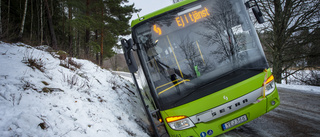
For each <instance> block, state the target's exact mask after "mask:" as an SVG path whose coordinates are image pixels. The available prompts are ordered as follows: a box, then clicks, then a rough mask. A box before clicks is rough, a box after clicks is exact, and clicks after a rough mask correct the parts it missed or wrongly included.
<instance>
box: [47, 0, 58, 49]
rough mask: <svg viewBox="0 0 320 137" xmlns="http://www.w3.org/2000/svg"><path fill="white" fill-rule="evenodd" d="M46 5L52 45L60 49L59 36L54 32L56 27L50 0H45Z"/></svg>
mask: <svg viewBox="0 0 320 137" xmlns="http://www.w3.org/2000/svg"><path fill="white" fill-rule="evenodd" d="M44 5H45V6H46V9H47V18H48V25H49V31H50V36H51V43H52V47H53V49H58V47H57V38H56V34H55V33H54V28H53V24H52V16H51V13H50V9H49V5H48V0H44Z"/></svg>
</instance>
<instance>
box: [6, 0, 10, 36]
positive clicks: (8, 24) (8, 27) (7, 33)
mask: <svg viewBox="0 0 320 137" xmlns="http://www.w3.org/2000/svg"><path fill="white" fill-rule="evenodd" d="M6 29H7V30H6V35H7V38H9V32H10V0H8V23H7V28H6Z"/></svg>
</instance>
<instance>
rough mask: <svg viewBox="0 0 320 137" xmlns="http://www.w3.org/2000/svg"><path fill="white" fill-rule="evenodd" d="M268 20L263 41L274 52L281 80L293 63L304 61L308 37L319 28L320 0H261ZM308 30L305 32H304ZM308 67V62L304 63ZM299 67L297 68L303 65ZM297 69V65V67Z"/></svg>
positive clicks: (275, 68) (275, 69)
mask: <svg viewBox="0 0 320 137" xmlns="http://www.w3.org/2000/svg"><path fill="white" fill-rule="evenodd" d="M259 4H260V5H261V8H262V10H263V12H264V14H265V18H266V20H267V23H266V26H265V27H264V29H263V31H264V32H265V34H266V35H267V34H268V36H266V37H267V39H265V40H264V41H263V43H264V46H266V47H267V51H269V52H270V54H271V59H269V62H270V63H271V64H272V66H273V74H274V76H275V80H276V82H278V83H281V79H282V76H281V74H282V73H284V72H285V71H286V70H287V69H288V68H290V67H298V66H297V65H298V64H304V61H303V60H304V59H305V58H306V57H307V56H308V53H306V52H307V50H306V49H308V45H309V43H310V42H311V41H312V40H310V39H308V37H309V36H310V35H312V34H313V33H315V30H316V29H317V28H319V26H320V21H319V12H320V2H319V0H259ZM303 31H307V32H308V33H307V34H306V35H301V33H302V32H303ZM304 67H306V66H304ZM304 67H302V68H298V69H303V68H304ZM295 69H297V68H295Z"/></svg>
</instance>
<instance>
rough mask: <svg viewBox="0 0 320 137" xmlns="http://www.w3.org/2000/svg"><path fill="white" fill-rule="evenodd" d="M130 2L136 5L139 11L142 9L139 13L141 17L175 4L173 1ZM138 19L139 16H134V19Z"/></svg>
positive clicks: (135, 0)
mask: <svg viewBox="0 0 320 137" xmlns="http://www.w3.org/2000/svg"><path fill="white" fill-rule="evenodd" d="M129 2H130V3H134V5H135V7H136V8H137V9H141V11H140V12H139V13H138V14H139V16H140V17H141V16H144V15H146V14H148V13H151V12H153V11H156V10H158V9H161V8H164V7H166V6H169V5H171V4H173V2H172V0H129ZM137 18H138V16H137V14H134V15H133V16H132V19H137ZM130 23H131V21H130Z"/></svg>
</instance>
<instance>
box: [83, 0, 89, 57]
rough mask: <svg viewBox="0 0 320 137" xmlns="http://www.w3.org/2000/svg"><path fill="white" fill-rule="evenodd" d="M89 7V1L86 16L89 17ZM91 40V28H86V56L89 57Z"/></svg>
mask: <svg viewBox="0 0 320 137" xmlns="http://www.w3.org/2000/svg"><path fill="white" fill-rule="evenodd" d="M89 5H90V0H87V2H86V16H89V15H90V13H89V10H90V9H89ZM89 40H90V32H89V28H88V27H86V34H85V48H84V49H85V50H84V51H85V54H86V56H88V55H89ZM88 57H89V56H88Z"/></svg>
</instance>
